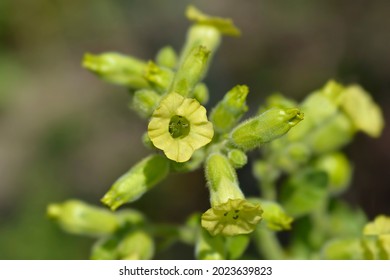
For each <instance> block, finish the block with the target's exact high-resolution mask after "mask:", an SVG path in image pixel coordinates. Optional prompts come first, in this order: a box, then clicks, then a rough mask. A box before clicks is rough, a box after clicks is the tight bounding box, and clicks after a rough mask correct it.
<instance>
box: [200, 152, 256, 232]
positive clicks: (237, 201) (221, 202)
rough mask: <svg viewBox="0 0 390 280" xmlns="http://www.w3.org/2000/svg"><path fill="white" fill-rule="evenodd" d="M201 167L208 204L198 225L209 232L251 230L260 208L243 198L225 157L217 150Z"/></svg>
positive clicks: (233, 171)
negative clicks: (204, 173)
mask: <svg viewBox="0 0 390 280" xmlns="http://www.w3.org/2000/svg"><path fill="white" fill-rule="evenodd" d="M205 170H206V178H207V182H208V186H209V190H210V204H211V208H210V209H209V210H207V211H206V212H205V213H204V214H203V215H202V222H201V224H202V227H204V228H205V229H207V230H208V231H209V233H210V234H211V235H213V236H215V235H218V234H222V235H225V236H234V235H238V234H247V233H250V232H252V231H253V230H254V229H255V227H256V225H257V224H258V223H259V222H260V220H261V215H262V213H263V210H262V209H261V207H260V205H259V204H252V203H249V202H248V201H246V200H245V197H244V195H243V193H242V192H241V189H240V187H239V186H238V180H237V175H236V172H235V170H234V168H233V167H232V166H231V165H230V163H229V160H228V159H227V158H226V157H225V156H223V155H221V154H217V153H215V154H212V155H210V156H209V158H208V159H207V161H206V167H205Z"/></svg>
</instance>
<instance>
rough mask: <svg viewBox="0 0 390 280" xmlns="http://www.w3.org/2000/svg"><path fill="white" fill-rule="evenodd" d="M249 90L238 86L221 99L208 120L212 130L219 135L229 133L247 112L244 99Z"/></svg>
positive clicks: (243, 86)
mask: <svg viewBox="0 0 390 280" xmlns="http://www.w3.org/2000/svg"><path fill="white" fill-rule="evenodd" d="M248 93H249V89H248V87H247V86H245V85H238V86H235V87H234V88H232V89H231V90H230V91H228V92H227V93H226V94H225V96H224V97H223V99H222V100H221V101H220V102H219V103H218V104H217V105H216V106H215V107H214V109H213V110H212V111H211V115H210V120H211V122H212V123H213V125H214V130H216V131H217V132H219V133H226V132H228V131H230V130H231V129H232V128H233V127H234V126H235V125H236V124H237V122H238V121H239V120H240V118H241V117H242V116H243V114H244V113H245V112H246V111H248V106H247V105H246V103H245V102H246V97H247V95H248Z"/></svg>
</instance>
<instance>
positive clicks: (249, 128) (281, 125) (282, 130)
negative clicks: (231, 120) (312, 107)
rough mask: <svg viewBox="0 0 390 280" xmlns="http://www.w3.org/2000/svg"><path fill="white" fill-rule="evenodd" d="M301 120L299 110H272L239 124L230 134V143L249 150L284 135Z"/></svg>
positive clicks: (301, 114) (301, 115) (301, 116)
mask: <svg viewBox="0 0 390 280" xmlns="http://www.w3.org/2000/svg"><path fill="white" fill-rule="evenodd" d="M301 120H303V113H302V112H301V111H299V109H295V108H293V109H281V108H273V109H270V110H268V111H266V112H264V113H263V114H261V115H259V116H256V117H254V118H252V119H249V120H247V121H245V122H243V123H241V124H239V125H238V126H237V127H236V128H235V129H234V130H233V132H232V133H231V135H230V140H231V142H232V143H233V144H234V145H235V146H237V147H239V148H241V149H244V150H251V149H254V148H256V147H259V146H260V145H261V144H264V143H268V142H270V141H272V140H274V139H277V138H279V137H281V136H283V135H284V134H286V133H287V132H288V131H289V130H290V129H291V128H292V127H294V126H295V125H297V124H298V123H299V122H300V121H301Z"/></svg>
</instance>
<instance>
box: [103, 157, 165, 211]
mask: <svg viewBox="0 0 390 280" xmlns="http://www.w3.org/2000/svg"><path fill="white" fill-rule="evenodd" d="M168 173H169V160H168V159H167V158H166V157H163V156H160V155H152V156H149V157H147V158H145V159H143V160H142V161H140V162H139V163H137V164H136V165H135V166H133V167H132V168H131V169H130V170H129V171H128V172H126V173H125V174H124V175H122V176H121V177H120V178H119V179H118V180H117V181H116V182H115V183H114V184H113V185H112V186H111V188H110V190H109V191H108V192H107V193H106V194H105V195H104V197H103V198H102V202H103V203H104V204H106V205H107V206H109V207H110V208H111V210H115V209H117V208H118V207H119V206H121V205H123V204H124V203H128V202H132V201H135V200H137V199H138V198H140V197H141V196H142V195H143V194H144V193H145V192H146V191H148V190H149V189H151V188H152V187H153V186H155V185H156V184H157V183H159V182H160V181H161V180H163V179H164V178H165V177H166V176H167V175H168Z"/></svg>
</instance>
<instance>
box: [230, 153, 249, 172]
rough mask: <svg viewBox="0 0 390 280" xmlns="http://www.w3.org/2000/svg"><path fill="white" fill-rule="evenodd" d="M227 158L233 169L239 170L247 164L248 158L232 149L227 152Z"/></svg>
mask: <svg viewBox="0 0 390 280" xmlns="http://www.w3.org/2000/svg"><path fill="white" fill-rule="evenodd" d="M228 158H229V161H230V164H231V165H232V166H233V167H234V168H241V167H243V166H244V165H245V164H247V162H248V157H247V156H246V154H245V153H244V152H243V151H241V150H239V149H232V150H229V152H228Z"/></svg>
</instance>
